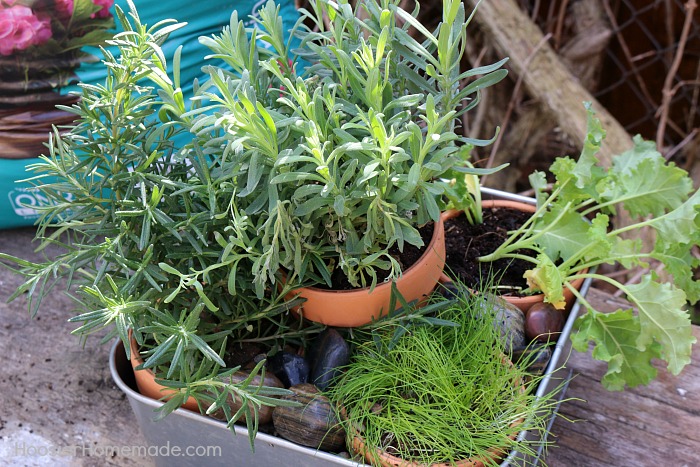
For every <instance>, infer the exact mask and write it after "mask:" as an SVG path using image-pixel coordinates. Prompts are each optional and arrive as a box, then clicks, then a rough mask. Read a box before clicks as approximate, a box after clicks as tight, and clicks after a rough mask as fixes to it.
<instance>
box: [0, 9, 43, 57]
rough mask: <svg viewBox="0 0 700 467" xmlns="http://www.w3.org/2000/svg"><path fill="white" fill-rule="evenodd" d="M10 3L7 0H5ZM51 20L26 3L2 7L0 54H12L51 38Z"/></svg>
mask: <svg viewBox="0 0 700 467" xmlns="http://www.w3.org/2000/svg"><path fill="white" fill-rule="evenodd" d="M3 1H4V2H5V3H9V2H8V1H7V0H3ZM51 35H52V32H51V20H50V19H49V18H45V17H40V16H37V15H35V14H34V13H33V12H32V10H31V8H29V7H26V6H24V5H13V6H11V7H9V8H8V7H5V6H2V7H0V55H11V54H12V53H13V52H14V51H16V50H25V49H27V48H29V47H31V46H33V45H41V44H43V43H45V42H46V41H48V40H49V39H51Z"/></svg>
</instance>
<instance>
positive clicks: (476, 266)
mask: <svg viewBox="0 0 700 467" xmlns="http://www.w3.org/2000/svg"><path fill="white" fill-rule="evenodd" d="M530 216H531V214H530V213H526V212H521V211H518V210H514V209H510V208H493V209H486V208H485V209H484V211H483V223H481V224H476V225H472V224H470V223H469V222H468V221H467V218H466V217H465V216H464V214H461V215H459V216H457V217H453V218H452V219H448V220H447V221H445V254H446V258H445V273H446V274H447V275H448V276H450V277H452V278H453V279H455V278H456V279H458V280H460V281H461V282H463V283H464V284H466V285H467V286H468V287H471V288H479V284H481V283H487V284H488V283H489V281H490V282H491V283H493V284H494V285H498V286H499V288H503V287H508V288H507V289H505V290H504V289H501V290H500V293H501V294H503V293H511V294H517V293H518V291H519V290H521V289H524V288H526V287H527V284H526V283H525V279H523V274H524V273H525V271H527V270H528V269H530V268H531V267H532V263H529V262H527V261H523V260H520V259H515V260H514V259H510V258H504V259H500V260H498V261H494V262H491V263H482V262H479V257H481V256H484V255H487V254H489V253H492V252H493V251H494V250H496V248H498V247H499V246H500V245H501V244H502V243H503V242H504V241H505V240H506V239H507V238H508V232H509V231H512V230H515V229H517V228H518V227H520V226H521V225H522V224H523V223H524V222H525V221H527V219H528V218H529V217H530ZM523 254H528V253H527V252H523Z"/></svg>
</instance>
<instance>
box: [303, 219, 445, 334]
mask: <svg viewBox="0 0 700 467" xmlns="http://www.w3.org/2000/svg"><path fill="white" fill-rule="evenodd" d="M444 266H445V227H444V224H443V221H442V219H440V221H439V222H436V223H435V228H434V229H433V237H432V239H431V241H430V243H429V244H428V246H427V247H426V249H425V252H424V253H423V255H422V256H421V257H420V258H419V259H418V261H417V262H416V263H415V264H413V265H412V266H411V267H409V268H408V269H407V270H405V271H403V274H402V275H401V277H399V278H398V279H397V280H396V287H397V288H398V290H399V292H400V293H401V295H402V296H403V297H404V298H405V299H406V301H407V302H410V301H412V300H422V299H423V298H424V297H425V296H427V295H428V294H430V292H432V291H433V289H434V288H435V285H436V284H437V282H438V280H439V279H440V275H441V274H442V269H443V267H444ZM290 295H293V296H300V297H303V298H305V299H306V301H305V302H304V303H302V304H301V305H299V307H298V308H297V309H296V311H297V312H299V313H300V314H301V315H302V316H303V317H304V318H306V319H308V320H311V321H315V322H317V323H322V324H325V325H328V326H338V327H357V326H362V325H363V324H367V323H370V322H371V321H372V320H373V319H378V318H380V317H381V316H383V315H385V314H386V313H388V311H389V310H388V309H387V308H388V306H389V301H390V298H391V282H385V283H383V284H378V285H377V286H376V287H375V288H374V290H372V291H371V292H370V289H369V288H363V289H356V290H326V289H319V288H316V287H302V288H299V289H295V290H294V291H293V292H292V293H291V294H290Z"/></svg>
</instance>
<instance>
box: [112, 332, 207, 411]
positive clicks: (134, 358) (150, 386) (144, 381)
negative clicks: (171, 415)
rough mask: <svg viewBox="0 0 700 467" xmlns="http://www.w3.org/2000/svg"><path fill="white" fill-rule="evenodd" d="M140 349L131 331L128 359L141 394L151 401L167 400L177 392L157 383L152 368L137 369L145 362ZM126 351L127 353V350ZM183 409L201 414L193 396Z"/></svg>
mask: <svg viewBox="0 0 700 467" xmlns="http://www.w3.org/2000/svg"><path fill="white" fill-rule="evenodd" d="M138 349H139V344H138V342H136V339H135V338H134V333H133V331H132V330H131V329H129V351H130V355H127V358H128V359H129V362H130V363H131V368H132V369H133V370H134V378H135V379H136V386H137V387H138V389H139V393H141V395H143V396H146V397H150V398H151V399H155V400H160V399H162V398H163V397H165V398H166V400H167V398H168V396H169V395H170V394H171V393H173V392H175V390H173V389H171V388H166V387H165V386H163V385H161V384H158V383H156V375H155V373H154V372H153V370H151V369H150V368H142V369H140V370H137V369H136V367H138V366H139V365H142V364H143V362H144V360H143V358H141V354H140V353H139V351H138ZM124 350H125V351H126V349H124ZM157 394H160V397H156V395H157ZM182 407H183V408H185V409H187V410H191V411H193V412H197V413H199V404H197V401H196V400H195V399H194V398H193V397H192V396H190V397H188V399H187V400H186V401H185V402H184V403H183V404H182Z"/></svg>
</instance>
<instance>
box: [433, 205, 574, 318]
mask: <svg viewBox="0 0 700 467" xmlns="http://www.w3.org/2000/svg"><path fill="white" fill-rule="evenodd" d="M481 206H482V208H484V209H490V208H506V209H508V208H509V209H517V210H519V211H524V212H530V213H534V212H535V211H536V210H537V208H536V207H535V206H534V205H532V204H527V203H520V202H517V201H510V200H501V199H497V200H484V201H482V203H481ZM461 214H462V211H459V210H456V209H453V210H450V211H445V212H443V213H442V220H443V222H444V221H446V220H448V219H452V218H453V217H457V216H459V215H461ZM440 280H441V281H443V282H450V281H451V280H452V279H450V278H449V277H448V276H447V275H446V274H444V273H443V274H442V276H440ZM571 285H573V286H574V288H576V289H580V288H581V286H582V285H583V279H578V280H575V281H573V282H572V283H571ZM501 297H503V298H504V299H505V300H506V301H507V302H508V303H512V304H513V305H515V306H517V307H518V308H520V309H521V310H522V311H523V313H524V312H526V311H527V310H528V309H529V308H530V307H531V306H532V305H534V304H535V303H540V302H543V301H544V294H535V295H524V296H516V295H510V294H504V295H501ZM564 299H565V300H566V310H567V311H568V310H570V309H571V307H572V306H573V304H574V301H575V297H574V294H573V293H571V291H570V290H569V289H567V288H565V289H564Z"/></svg>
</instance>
